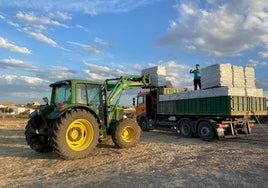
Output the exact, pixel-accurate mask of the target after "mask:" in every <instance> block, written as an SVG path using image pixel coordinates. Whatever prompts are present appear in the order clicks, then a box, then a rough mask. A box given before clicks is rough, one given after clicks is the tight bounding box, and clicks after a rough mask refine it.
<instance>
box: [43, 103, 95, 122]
mask: <svg viewBox="0 0 268 188" xmlns="http://www.w3.org/2000/svg"><path fill="white" fill-rule="evenodd" d="M73 109H85V110H86V111H89V112H90V113H91V114H93V115H94V116H95V118H96V119H97V120H98V121H100V118H99V117H98V115H97V114H96V113H95V111H94V110H92V109H91V108H89V107H88V106H81V105H75V106H69V107H66V108H64V109H62V110H59V109H56V110H54V111H53V112H51V113H50V114H49V115H48V116H47V119H49V120H55V119H58V118H59V117H60V116H61V115H62V114H64V113H65V112H67V111H70V110H73Z"/></svg>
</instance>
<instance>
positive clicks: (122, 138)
mask: <svg viewBox="0 0 268 188" xmlns="http://www.w3.org/2000/svg"><path fill="white" fill-rule="evenodd" d="M140 136H141V128H140V126H139V125H138V124H137V123H136V122H134V121H132V120H129V119H125V120H123V121H121V122H120V123H119V124H118V125H117V126H116V127H115V129H114V131H113V134H112V140H113V142H114V143H115V145H116V146H118V147H120V148H129V147H132V146H134V145H136V144H137V143H138V142H139V141H140Z"/></svg>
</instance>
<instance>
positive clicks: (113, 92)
mask: <svg viewBox="0 0 268 188" xmlns="http://www.w3.org/2000/svg"><path fill="white" fill-rule="evenodd" d="M105 82H106V87H107V91H108V92H109V95H108V97H107V102H108V105H110V104H111V103H112V102H113V100H114V99H115V98H116V97H117V96H118V95H120V93H121V92H122V91H123V90H125V89H131V88H148V87H149V86H150V84H151V77H150V76H149V75H148V76H139V75H128V76H121V77H120V78H112V79H107V80H106V81H105Z"/></svg>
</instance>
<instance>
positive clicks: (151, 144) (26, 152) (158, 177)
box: [0, 119, 268, 188]
mask: <svg viewBox="0 0 268 188" xmlns="http://www.w3.org/2000/svg"><path fill="white" fill-rule="evenodd" d="M26 122H27V119H0V161H1V162H0V187H53V188H54V187H57V188H60V187H123V188H124V187H128V188H132V187H133V188H134V187H135V188H137V187H146V188H147V187H149V188H150V187H213V188H215V187H236V188H239V187H258V188H262V187H267V186H268V124H265V125H262V126H261V125H256V126H255V127H254V129H253V134H252V135H250V136H248V137H243V138H236V139H228V140H225V141H218V140H215V141H212V142H205V141H201V140H199V139H198V138H191V139H186V138H182V137H180V136H179V134H177V133H171V132H163V131H151V132H142V137H141V141H140V143H139V144H138V145H137V146H136V147H132V148H127V149H118V148H116V147H115V146H114V144H113V143H112V141H111V140H109V141H107V142H106V143H101V144H99V145H98V146H97V148H96V149H95V150H94V151H93V153H92V154H91V155H90V156H89V157H88V158H86V159H81V160H74V161H67V160H63V159H61V158H59V157H58V156H57V155H56V154H55V153H49V154H40V153H37V152H35V151H33V150H31V149H30V148H29V147H28V146H27V145H26V141H25V138H24V127H25V124H26Z"/></svg>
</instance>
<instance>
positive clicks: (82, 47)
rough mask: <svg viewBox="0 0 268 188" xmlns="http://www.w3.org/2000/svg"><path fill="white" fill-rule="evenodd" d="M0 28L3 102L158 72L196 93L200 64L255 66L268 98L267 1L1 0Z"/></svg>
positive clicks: (29, 99)
mask: <svg viewBox="0 0 268 188" xmlns="http://www.w3.org/2000/svg"><path fill="white" fill-rule="evenodd" d="M0 28H1V29H0V87H1V90H0V95H1V96H0V102H6V101H11V102H15V103H23V104H25V103H31V102H34V101H38V102H41V101H42V100H41V99H42V97H44V96H49V93H50V88H49V87H48V85H49V84H50V83H52V82H54V81H57V80H61V79H67V78H82V79H89V80H96V81H104V80H105V79H106V78H114V77H119V76H121V75H124V74H140V73H141V70H142V69H144V68H148V67H150V66H155V65H163V66H165V67H166V70H167V79H168V80H170V81H171V82H172V83H173V85H174V86H175V87H189V88H192V76H193V75H190V74H189V69H191V68H194V67H195V64H196V63H199V64H200V65H201V68H202V67H205V66H209V65H212V64H216V63H231V64H233V65H238V66H251V67H254V69H255V75H256V85H257V87H258V88H263V90H264V93H265V96H268V82H267V81H268V76H267V71H268V2H267V1H266V0H262V1H261V0H255V1H252V0H228V1H220V0H207V1H205V0H199V1H196V0H181V1H179V0H140V1H136V0H127V1H126V0H111V1H109V0H98V1H97V0H96V1H93V0H92V1H88V0H80V1H74V0H69V1H60V0H59V1H52V0H46V1H43V0H40V1H28V0H12V1H8V0H0ZM124 100H128V99H127V98H125V99H124ZM129 101H130V103H131V101H132V99H130V100H129Z"/></svg>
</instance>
